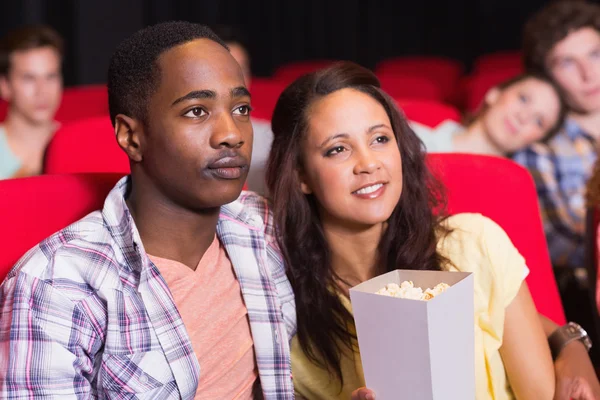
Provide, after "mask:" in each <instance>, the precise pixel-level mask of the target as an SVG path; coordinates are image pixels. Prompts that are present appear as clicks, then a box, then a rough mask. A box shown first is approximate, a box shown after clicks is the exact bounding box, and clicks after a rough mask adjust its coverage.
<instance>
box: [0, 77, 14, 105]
mask: <svg viewBox="0 0 600 400" xmlns="http://www.w3.org/2000/svg"><path fill="white" fill-rule="evenodd" d="M11 98H12V93H11V90H10V86H9V84H8V79H7V78H6V75H0V99H2V100H4V101H6V102H7V103H10V99H11Z"/></svg>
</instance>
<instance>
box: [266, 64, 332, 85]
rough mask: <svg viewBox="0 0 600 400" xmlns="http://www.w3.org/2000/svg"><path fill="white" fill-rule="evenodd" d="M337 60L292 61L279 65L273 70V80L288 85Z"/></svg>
mask: <svg viewBox="0 0 600 400" xmlns="http://www.w3.org/2000/svg"><path fill="white" fill-rule="evenodd" d="M336 61H338V60H305V61H293V62H289V63H286V64H283V65H281V66H280V67H278V68H277V69H276V70H275V73H274V74H273V79H276V80H278V81H280V82H282V83H284V84H285V85H289V84H290V83H292V82H293V81H295V80H296V79H297V78H299V77H301V76H302V75H304V74H308V73H310V72H314V71H317V70H319V69H323V68H327V67H329V66H330V65H331V64H334V63H335V62H336Z"/></svg>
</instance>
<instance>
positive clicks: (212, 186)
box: [0, 22, 295, 400]
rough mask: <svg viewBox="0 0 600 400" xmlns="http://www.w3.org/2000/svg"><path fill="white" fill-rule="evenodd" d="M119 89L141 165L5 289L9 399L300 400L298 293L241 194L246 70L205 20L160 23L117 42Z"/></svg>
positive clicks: (0, 297)
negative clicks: (295, 358) (292, 347)
mask: <svg viewBox="0 0 600 400" xmlns="http://www.w3.org/2000/svg"><path fill="white" fill-rule="evenodd" d="M108 91H109V109H110V114H111V119H112V121H113V124H114V127H115V133H116V136H117V141H118V143H119V145H120V146H121V147H122V149H123V150H124V151H125V152H126V153H127V155H128V156H129V158H130V162H131V176H129V177H125V178H123V179H122V180H121V181H120V182H119V183H118V184H117V186H116V187H115V188H114V189H113V190H112V191H111V193H110V194H109V195H108V197H107V199H106V202H105V204H104V208H103V209H102V211H97V212H95V213H92V214H90V215H89V216H87V217H86V218H84V219H83V220H81V221H79V222H77V223H75V224H74V225H72V226H70V227H68V228H66V229H64V230H62V231H60V232H58V233H56V234H55V235H53V236H51V237H49V238H48V239H46V240H44V241H43V242H41V243H40V244H39V245H38V246H36V247H35V248H34V249H32V250H31V251H30V252H29V253H27V255H26V256H25V257H24V258H23V259H22V260H21V261H19V263H18V264H17V265H16V266H15V268H14V269H13V270H12V271H11V272H10V274H9V275H8V277H7V278H6V280H5V281H4V283H3V284H2V286H1V287H0V365H2V367H1V368H0V382H2V383H1V384H0V397H2V398H5V397H6V398H24V397H28V398H42V397H44V398H45V397H52V398H54V397H57V398H58V397H59V396H67V397H76V398H89V397H94V398H95V397H98V398H123V397H128V398H148V399H150V398H153V399H171V398H173V399H175V398H177V399H179V398H182V399H193V398H196V399H229V398H240V399H250V398H252V397H253V396H256V397H259V398H261V397H264V398H265V399H273V400H275V399H291V398H293V389H292V379H291V371H290V361H289V354H290V353H289V337H291V335H292V334H293V331H294V329H295V306H294V301H293V294H292V290H291V287H290V285H289V282H288V281H287V279H286V277H285V273H284V270H283V263H282V259H281V256H280V255H279V254H278V252H276V251H275V250H274V247H273V242H274V239H273V228H272V225H271V221H270V220H269V219H267V220H263V217H265V216H267V215H268V213H267V209H266V204H265V203H264V201H263V200H262V199H261V198H258V197H256V196H254V195H246V196H245V197H242V198H241V199H239V200H237V201H236V199H237V198H238V196H239V195H240V191H241V189H242V185H243V184H244V181H245V179H246V174H247V171H248V166H249V163H250V155H251V149H252V125H251V123H250V116H249V103H250V96H249V93H248V91H247V90H246V87H245V84H244V77H243V74H242V71H241V69H240V67H239V65H238V64H237V63H236V61H235V60H234V58H233V57H232V56H231V55H230V53H229V51H228V49H227V47H226V46H225V44H224V43H223V42H222V41H221V40H220V39H219V38H218V37H217V36H215V34H214V33H213V32H212V31H210V30H209V29H208V28H206V27H204V26H201V25H196V24H191V23H186V22H170V23H164V24H159V25H155V26H152V27H149V28H146V29H144V30H142V31H139V32H137V33H136V34H134V35H133V36H131V37H130V38H128V39H127V40H125V41H124V42H123V43H121V44H120V45H119V47H118V48H117V50H116V52H115V53H114V55H113V57H112V59H111V61H110V67H109V76H108ZM83 151H85V149H84V150H83Z"/></svg>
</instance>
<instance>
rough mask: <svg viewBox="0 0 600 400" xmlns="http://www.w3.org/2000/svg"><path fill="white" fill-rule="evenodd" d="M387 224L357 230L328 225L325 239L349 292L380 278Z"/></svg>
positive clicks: (340, 276) (344, 286)
mask: <svg viewBox="0 0 600 400" xmlns="http://www.w3.org/2000/svg"><path fill="white" fill-rule="evenodd" d="M384 229H385V228H384V224H378V225H375V226H372V227H369V228H367V229H362V230H356V229H349V228H344V227H339V226H335V227H332V226H329V227H328V226H326V225H325V226H324V233H325V238H326V240H327V243H328V246H329V249H330V251H331V266H332V268H333V271H335V273H336V274H337V276H338V277H339V278H340V279H341V280H342V282H339V283H340V286H341V287H342V288H344V289H346V290H348V289H350V287H352V286H354V285H357V284H359V283H361V282H364V281H366V280H369V279H371V278H373V277H375V276H377V275H378V273H379V271H380V266H378V265H377V256H378V251H377V249H378V248H379V242H380V241H381V237H382V235H383V231H384Z"/></svg>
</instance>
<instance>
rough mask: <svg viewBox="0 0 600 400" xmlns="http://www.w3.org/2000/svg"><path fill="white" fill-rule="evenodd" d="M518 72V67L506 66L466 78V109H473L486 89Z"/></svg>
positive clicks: (482, 97)
mask: <svg viewBox="0 0 600 400" xmlns="http://www.w3.org/2000/svg"><path fill="white" fill-rule="evenodd" d="M520 73H521V69H520V68H515V69H510V68H506V69H503V70H496V71H492V72H486V73H480V74H476V75H473V76H472V77H470V78H468V80H467V81H466V87H465V93H466V109H467V111H471V112H472V111H475V110H476V109H477V108H478V107H479V105H480V104H481V102H482V101H483V99H484V97H485V94H486V93H487V91H488V90H490V89H491V88H493V87H494V86H496V85H498V84H500V83H502V82H504V81H506V80H508V79H511V78H514V77H515V76H517V75H519V74H520Z"/></svg>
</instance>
